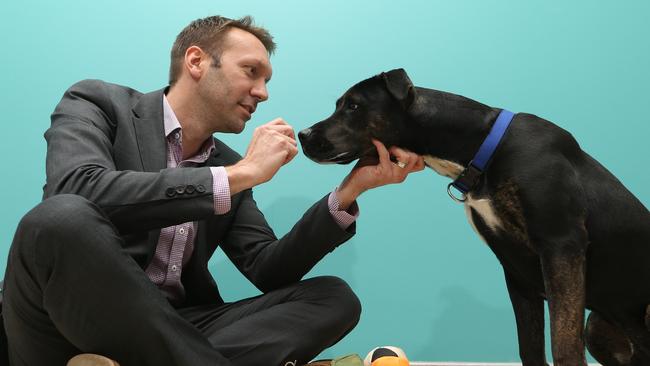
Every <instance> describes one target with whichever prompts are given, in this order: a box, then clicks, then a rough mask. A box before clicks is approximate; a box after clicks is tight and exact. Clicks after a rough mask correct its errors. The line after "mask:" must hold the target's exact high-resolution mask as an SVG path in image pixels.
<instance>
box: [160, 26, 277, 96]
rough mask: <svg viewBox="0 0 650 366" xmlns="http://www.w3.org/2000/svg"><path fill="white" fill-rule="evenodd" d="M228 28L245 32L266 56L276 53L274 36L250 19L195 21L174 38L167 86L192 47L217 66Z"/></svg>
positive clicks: (171, 82)
mask: <svg viewBox="0 0 650 366" xmlns="http://www.w3.org/2000/svg"><path fill="white" fill-rule="evenodd" d="M230 28H239V29H242V30H245V31H246V32H248V33H251V34H252V35H254V36H255V37H257V38H258V39H259V40H260V41H261V42H262V44H263V45H264V47H265V48H266V51H267V52H268V53H269V55H271V54H273V52H274V51H275V42H273V36H271V34H270V33H269V31H268V30H266V29H264V28H262V27H258V26H256V25H254V24H253V18H252V17H251V16H248V15H247V16H245V17H243V18H241V19H229V18H226V17H222V16H218V15H214V16H210V17H207V18H202V19H197V20H195V21H193V22H192V23H190V24H189V25H188V26H187V27H185V28H184V29H183V30H182V31H181V32H180V33H179V34H178V36H176V41H174V45H173V46H172V51H171V63H170V65H169V85H173V84H174V83H175V82H176V81H177V80H178V78H179V76H180V75H181V70H182V65H183V58H184V57H185V51H187V49H188V48H190V47H192V46H198V47H201V49H203V50H204V51H205V52H207V53H208V54H209V55H210V56H211V57H212V59H213V62H214V64H215V65H217V66H218V65H219V59H220V57H221V52H222V46H223V42H224V39H225V35H226V33H227V32H226V31H227V30H228V29H230Z"/></svg>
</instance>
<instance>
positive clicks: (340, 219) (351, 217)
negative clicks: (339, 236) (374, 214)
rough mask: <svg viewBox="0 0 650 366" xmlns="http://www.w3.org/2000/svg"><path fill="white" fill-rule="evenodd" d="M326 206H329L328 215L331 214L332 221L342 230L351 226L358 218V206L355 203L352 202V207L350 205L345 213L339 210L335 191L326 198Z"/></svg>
mask: <svg viewBox="0 0 650 366" xmlns="http://www.w3.org/2000/svg"><path fill="white" fill-rule="evenodd" d="M327 205H328V206H329V209H330V214H332V217H333V218H334V221H336V223H337V224H338V225H339V227H341V229H343V230H345V229H347V228H348V227H349V226H350V225H352V223H354V222H355V221H356V219H357V218H358V217H359V205H357V201H354V202H352V205H350V207H349V208H348V209H347V211H344V210H340V209H339V199H338V197H336V190H334V191H333V192H332V193H330V195H329V197H328V198H327Z"/></svg>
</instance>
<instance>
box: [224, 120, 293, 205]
mask: <svg viewBox="0 0 650 366" xmlns="http://www.w3.org/2000/svg"><path fill="white" fill-rule="evenodd" d="M297 153H298V148H297V147H296V136H295V134H294V132H293V128H292V127H291V126H290V125H289V124H287V122H285V121H284V120H283V119H282V118H276V119H274V120H273V121H271V122H269V123H266V124H264V125H261V126H259V127H257V128H256V129H255V132H253V138H252V139H251V142H250V144H249V145H248V149H247V150H246V155H245V156H244V158H243V159H242V160H240V161H239V162H238V163H237V164H235V165H233V166H229V167H226V172H227V173H228V184H229V185H230V194H231V195H234V194H235V193H238V192H240V191H243V190H245V189H248V188H251V187H254V186H256V185H258V184H262V183H264V182H267V181H269V180H270V179H271V178H273V176H274V175H275V173H277V172H278V170H279V169H280V167H281V166H283V165H284V164H286V163H288V162H290V161H291V160H292V159H293V158H294V157H295V156H296V154H297Z"/></svg>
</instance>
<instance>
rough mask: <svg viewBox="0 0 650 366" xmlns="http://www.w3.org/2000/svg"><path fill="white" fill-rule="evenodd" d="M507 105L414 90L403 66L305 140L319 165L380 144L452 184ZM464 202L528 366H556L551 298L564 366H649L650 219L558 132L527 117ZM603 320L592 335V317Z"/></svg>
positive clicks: (356, 95) (519, 117)
mask: <svg viewBox="0 0 650 366" xmlns="http://www.w3.org/2000/svg"><path fill="white" fill-rule="evenodd" d="M500 111H501V110H500V109H497V108H492V107H489V106H486V105H484V104H481V103H478V102H476V101H473V100H471V99H467V98H465V97H462V96H459V95H454V94H449V93H445V92H441V91H437V90H431V89H425V88H420V87H414V86H413V84H412V83H411V81H410V80H409V78H408V76H407V75H406V73H405V72H404V70H402V69H398V70H392V71H389V72H387V73H382V74H380V75H377V76H375V77H372V78H370V79H367V80H364V81H362V82H360V83H358V84H356V85H354V86H353V87H352V88H350V89H349V90H348V91H347V92H346V93H345V94H344V95H343V96H342V97H341V98H340V99H339V100H338V101H337V102H336V110H335V112H334V114H333V115H332V116H330V117H329V118H327V119H326V120H324V121H322V122H319V123H316V124H315V125H313V126H312V127H311V128H307V129H305V130H303V131H301V132H300V134H299V138H300V141H301V143H302V148H303V151H304V153H305V155H307V156H308V157H309V158H310V159H312V160H314V161H316V162H318V163H326V162H332V163H341V164H346V163H350V162H352V161H354V160H356V159H359V158H362V159H366V158H367V157H368V156H373V155H376V151H375V148H374V146H373V145H372V143H371V138H376V139H378V140H379V141H382V142H383V143H384V144H385V145H386V146H398V147H402V148H405V149H408V150H411V151H413V152H415V153H418V154H421V155H423V156H425V162H426V164H427V165H428V166H429V167H431V168H433V169H434V170H435V171H437V172H438V173H440V174H442V175H445V176H448V177H450V178H452V179H456V178H458V176H459V175H461V174H467V171H465V169H466V168H467V167H468V165H469V164H470V161H471V160H472V158H473V157H474V154H475V153H476V151H477V150H478V149H479V147H480V146H481V144H482V142H483V141H484V139H485V138H486V136H487V135H488V133H489V132H490V130H491V128H492V125H493V124H494V121H495V119H496V118H497V116H498V115H499V113H500ZM475 178H476V184H475V185H473V187H472V188H471V190H470V191H469V192H468V193H467V194H466V196H464V198H465V201H464V204H465V208H466V212H467V214H468V218H469V222H470V224H471V225H472V227H473V228H474V229H475V230H476V231H477V232H478V234H479V235H480V236H481V237H482V239H483V240H484V241H485V242H486V243H487V244H488V245H489V246H490V248H491V249H492V251H493V252H494V254H496V256H497V257H498V259H499V261H500V262H501V264H502V266H503V269H504V272H505V277H506V282H507V286H508V292H509V294H510V299H511V301H512V305H513V308H514V313H515V318H516V321H517V333H518V338H519V350H520V351H519V352H520V356H521V359H522V361H523V364H524V365H525V366H536V365H546V360H545V353H544V332H543V329H544V300H547V301H548V304H549V310H550V317H551V319H550V323H551V341H552V345H553V349H552V353H553V359H554V361H555V365H562V366H566V365H571V366H575V365H586V361H585V352H584V345H585V341H586V343H587V348H588V349H589V351H590V353H591V354H592V355H593V356H594V358H596V359H597V360H598V361H599V362H600V363H601V364H603V365H605V366H613V365H644V366H648V365H650V331H649V329H650V307H649V306H648V305H649V304H650V213H649V212H648V209H647V208H645V207H644V206H643V204H642V203H641V202H640V201H639V200H638V199H637V198H636V197H634V195H632V193H630V192H629V191H628V190H627V189H626V188H625V187H624V186H623V184H621V182H620V181H618V180H617V179H616V177H614V176H613V175H612V174H611V173H610V172H609V171H608V170H607V169H605V168H604V167H603V166H602V165H600V164H599V163H598V162H597V161H596V160H594V159H593V158H592V157H591V156H589V155H588V154H587V153H585V152H584V151H582V150H581V149H580V147H579V146H578V143H577V142H576V141H575V140H574V138H573V137H572V136H571V134H569V133H568V132H566V131H565V130H563V129H561V128H560V127H558V126H556V125H555V124H553V123H551V122H549V121H546V120H544V119H542V118H539V117H537V116H535V115H532V114H526V113H518V114H516V115H515V117H514V119H513V121H512V123H511V124H510V127H509V128H508V129H507V130H506V133H505V135H504V137H503V139H502V140H501V143H500V145H499V146H498V148H497V150H496V152H495V154H494V155H493V156H492V159H491V162H490V165H489V167H488V169H487V170H486V171H485V172H483V174H481V175H478V176H476V177H475ZM585 308H587V309H590V310H591V311H592V312H591V314H590V316H589V319H588V320H587V325H586V329H585V328H584V313H585V312H584V309H585Z"/></svg>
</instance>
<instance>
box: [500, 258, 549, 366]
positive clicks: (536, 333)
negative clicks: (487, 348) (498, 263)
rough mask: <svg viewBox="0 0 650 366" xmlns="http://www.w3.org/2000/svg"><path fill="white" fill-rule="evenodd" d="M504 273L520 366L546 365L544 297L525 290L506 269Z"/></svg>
mask: <svg viewBox="0 0 650 366" xmlns="http://www.w3.org/2000/svg"><path fill="white" fill-rule="evenodd" d="M504 273H505V276H506V284H507V285H508V294H509V295H510V301H511V302H512V308H513V310H514V312H515V320H516V321H517V338H518V340H519V357H521V362H522V366H548V363H546V352H545V351H544V299H543V298H542V297H541V296H540V295H539V294H535V293H533V292H532V291H529V290H525V289H524V287H522V286H520V285H519V284H518V283H517V281H516V280H515V279H514V278H513V277H512V275H511V274H510V273H508V271H507V270H505V269H504Z"/></svg>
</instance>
